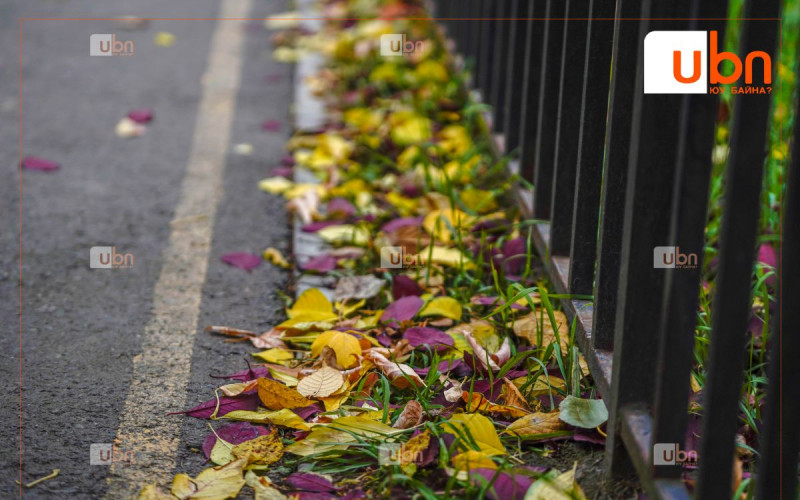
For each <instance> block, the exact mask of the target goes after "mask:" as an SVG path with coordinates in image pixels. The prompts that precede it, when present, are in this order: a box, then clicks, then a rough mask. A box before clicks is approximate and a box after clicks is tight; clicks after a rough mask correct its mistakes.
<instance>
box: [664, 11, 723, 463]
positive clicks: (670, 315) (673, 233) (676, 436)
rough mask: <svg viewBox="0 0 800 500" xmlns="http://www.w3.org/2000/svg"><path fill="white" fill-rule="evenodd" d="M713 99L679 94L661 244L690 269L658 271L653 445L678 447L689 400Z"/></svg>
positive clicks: (704, 26)
mask: <svg viewBox="0 0 800 500" xmlns="http://www.w3.org/2000/svg"><path fill="white" fill-rule="evenodd" d="M727 15H728V2H727V0H694V9H693V14H692V17H693V18H717V19H724V18H726V17H727ZM724 28H725V22H724V21H693V22H692V26H691V29H693V30H705V31H711V30H716V31H717V32H718V33H719V34H720V39H721V40H724V36H723V33H724ZM718 106H719V98H718V97H717V95H716V94H710V93H709V94H690V95H686V96H685V97H684V98H683V110H682V115H683V116H682V120H683V124H682V125H681V137H680V144H679V146H678V160H677V163H676V171H675V173H676V178H675V187H676V190H675V195H674V198H673V202H672V210H671V214H672V217H671V222H670V236H669V240H668V241H665V242H664V245H665V246H667V245H668V246H672V247H675V249H676V252H677V249H678V248H679V249H680V251H681V252H682V253H685V254H688V255H694V256H695V259H696V262H695V264H696V265H695V267H694V268H687V269H661V270H660V271H661V272H662V273H664V279H665V283H664V304H663V306H662V313H661V319H662V322H661V325H660V327H659V348H658V350H659V360H658V364H657V370H658V372H657V381H656V397H655V404H654V411H653V413H654V424H653V427H654V429H653V442H654V443H678V444H679V445H680V446H681V447H683V445H684V443H685V437H686V422H687V417H688V410H687V407H688V402H689V387H690V386H689V377H690V376H691V369H692V361H693V360H694V356H693V355H692V353H693V350H694V334H695V328H696V325H697V306H698V302H699V301H698V291H699V289H700V280H701V278H702V267H703V246H704V244H705V226H706V211H707V207H708V191H709V183H710V180H711V166H712V157H711V156H712V151H713V149H714V139H715V137H714V135H715V128H716V122H717V112H718ZM682 469H683V467H682V466H680V465H677V466H658V467H656V468H655V470H654V475H656V476H658V477H679V476H680V474H681V472H682Z"/></svg>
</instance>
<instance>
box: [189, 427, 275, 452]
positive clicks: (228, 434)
mask: <svg viewBox="0 0 800 500" xmlns="http://www.w3.org/2000/svg"><path fill="white" fill-rule="evenodd" d="M216 432H217V435H219V437H220V438H222V440H223V441H226V442H228V443H230V444H239V443H244V442H245V441H250V440H251V439H255V438H257V437H258V436H263V435H265V434H269V433H270V430H269V429H268V428H267V427H264V426H263V425H253V424H251V423H250V422H236V423H233V424H228V425H224V426H222V427H220V428H219V429H217V430H216ZM215 444H217V436H216V435H214V433H213V432H212V433H211V434H209V435H208V436H206V438H205V440H204V441H203V453H205V455H206V458H210V457H211V450H212V449H213V448H214V445H215Z"/></svg>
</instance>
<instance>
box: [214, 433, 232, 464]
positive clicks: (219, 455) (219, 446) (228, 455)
mask: <svg viewBox="0 0 800 500" xmlns="http://www.w3.org/2000/svg"><path fill="white" fill-rule="evenodd" d="M231 450H233V445H232V444H231V443H229V442H227V441H224V440H222V439H219V438H217V440H216V441H215V442H214V446H213V447H212V448H211V453H210V454H209V456H208V458H209V460H211V461H212V462H213V463H215V464H217V465H225V464H228V463H230V462H233V460H234V459H235V457H234V456H233V453H232V451H231Z"/></svg>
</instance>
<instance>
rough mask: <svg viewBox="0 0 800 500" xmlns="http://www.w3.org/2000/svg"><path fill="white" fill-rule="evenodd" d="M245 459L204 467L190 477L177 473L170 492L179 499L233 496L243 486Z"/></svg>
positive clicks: (221, 499)
mask: <svg viewBox="0 0 800 500" xmlns="http://www.w3.org/2000/svg"><path fill="white" fill-rule="evenodd" d="M245 464H246V459H244V458H243V459H239V460H235V461H233V462H231V463H229V464H227V465H223V466H222V467H212V468H210V469H206V470H204V471H202V472H201V473H200V474H198V475H197V477H196V478H194V479H192V478H191V477H190V476H188V475H186V474H177V475H176V476H175V479H174V480H173V482H172V490H171V492H172V494H173V495H175V496H176V497H178V498H180V499H186V500H188V499H208V500H211V499H220V500H223V499H225V498H235V497H236V496H237V495H238V494H239V490H241V489H242V486H244V478H243V477H242V474H243V468H244V466H245Z"/></svg>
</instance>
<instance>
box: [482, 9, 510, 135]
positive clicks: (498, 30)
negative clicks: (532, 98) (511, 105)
mask: <svg viewBox="0 0 800 500" xmlns="http://www.w3.org/2000/svg"><path fill="white" fill-rule="evenodd" d="M495 2H496V4H497V6H496V7H495V17H497V18H498V20H497V21H494V23H495V36H494V70H493V71H492V93H491V95H489V96H487V97H488V98H489V102H490V103H491V104H492V107H493V108H494V112H493V114H492V117H493V119H492V130H493V132H494V133H502V132H505V102H506V99H507V95H506V93H505V92H506V80H507V79H508V77H509V74H508V72H507V67H508V60H509V54H510V48H509V45H508V32H509V27H510V26H511V21H508V20H507V19H508V18H509V17H511V16H510V15H509V13H510V11H511V0H495ZM506 151H507V150H506Z"/></svg>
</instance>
